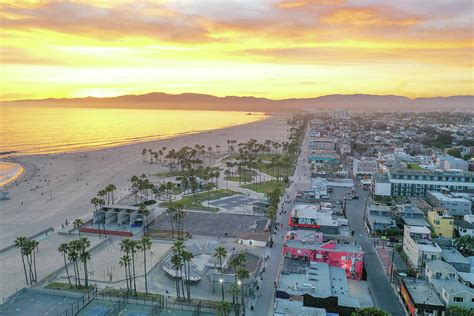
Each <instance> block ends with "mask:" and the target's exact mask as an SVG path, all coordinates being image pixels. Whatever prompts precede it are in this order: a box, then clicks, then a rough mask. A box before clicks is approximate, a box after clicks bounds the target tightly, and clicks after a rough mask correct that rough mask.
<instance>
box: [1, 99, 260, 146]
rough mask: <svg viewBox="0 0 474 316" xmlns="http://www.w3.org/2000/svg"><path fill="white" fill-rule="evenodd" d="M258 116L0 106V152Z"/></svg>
mask: <svg viewBox="0 0 474 316" xmlns="http://www.w3.org/2000/svg"><path fill="white" fill-rule="evenodd" d="M264 118H265V116H264V115H263V114H261V113H252V115H247V113H244V112H226V111H181V110H179V111H175V110H150V109H90V108H58V107H34V106H11V105H3V106H0V153H5V152H11V151H14V152H16V154H17V155H29V154H45V153H60V152H68V151H79V150H90V149H96V148H103V147H112V146H118V145H123V144H129V143H135V142H143V141H149V140H155V139H162V138H169V137H173V136H176V135H182V134H189V133H197V132H201V131H207V130H213V129H218V128H223V127H228V126H232V125H238V124H246V123H251V122H255V121H258V120H261V119H264Z"/></svg>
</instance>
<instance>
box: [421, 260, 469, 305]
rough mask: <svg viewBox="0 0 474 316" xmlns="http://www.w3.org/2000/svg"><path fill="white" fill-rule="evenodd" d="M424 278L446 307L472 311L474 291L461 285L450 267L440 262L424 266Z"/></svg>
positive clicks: (454, 271) (455, 272)
mask: <svg viewBox="0 0 474 316" xmlns="http://www.w3.org/2000/svg"><path fill="white" fill-rule="evenodd" d="M425 274H426V277H427V279H428V282H430V283H431V285H432V286H433V288H434V289H435V291H436V292H437V293H438V296H439V297H440V298H441V300H442V301H443V302H444V304H445V305H446V306H459V307H464V308H467V309H470V310H472V311H474V304H473V302H474V289H472V288H470V287H469V286H467V285H465V284H463V283H461V282H460V281H459V276H458V273H457V271H456V269H454V267H453V266H452V265H450V264H449V263H447V262H444V261H441V260H434V261H431V262H428V263H427V264H426V272H425Z"/></svg>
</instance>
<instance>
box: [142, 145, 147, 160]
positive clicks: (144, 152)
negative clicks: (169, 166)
mask: <svg viewBox="0 0 474 316" xmlns="http://www.w3.org/2000/svg"><path fill="white" fill-rule="evenodd" d="M146 153H147V150H146V149H145V148H143V149H142V156H143V162H145V161H146V159H145V157H146Z"/></svg>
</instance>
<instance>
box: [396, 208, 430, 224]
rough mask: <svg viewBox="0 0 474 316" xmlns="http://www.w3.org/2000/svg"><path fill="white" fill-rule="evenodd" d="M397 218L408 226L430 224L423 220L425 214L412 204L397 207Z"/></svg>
mask: <svg viewBox="0 0 474 316" xmlns="http://www.w3.org/2000/svg"><path fill="white" fill-rule="evenodd" d="M397 216H398V217H399V218H400V219H401V221H402V222H403V223H404V224H405V225H408V226H425V227H428V226H429V225H430V224H428V222H427V221H426V220H425V214H424V213H423V211H422V210H420V209H419V208H418V207H416V206H415V205H413V204H411V203H410V204H402V205H398V206H397Z"/></svg>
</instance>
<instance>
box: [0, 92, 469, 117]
mask: <svg viewBox="0 0 474 316" xmlns="http://www.w3.org/2000/svg"><path fill="white" fill-rule="evenodd" d="M2 104H17V105H22V104H24V105H37V106H45V105H48V106H51V105H54V106H70V107H99V108H146V109H151V108H153V109H175V110H221V111H248V112H250V111H255V112H293V111H301V110H308V109H320V110H324V109H329V110H332V109H345V110H360V111H394V110H412V111H432V110H444V111H455V110H474V96H451V97H434V98H417V99H409V98H407V97H403V96H396V95H380V96H379V95H368V94H351V95H341V94H334V95H327V96H321V97H316V98H301V99H284V100H271V99H266V98H256V97H252V96H248V97H236V96H227V97H216V96H212V95H207V94H195V93H183V94H167V93H161V92H153V93H148V94H142V95H124V96H119V97H113V98H93V97H88V98H75V99H42V100H20V101H11V102H3V103H2Z"/></svg>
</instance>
